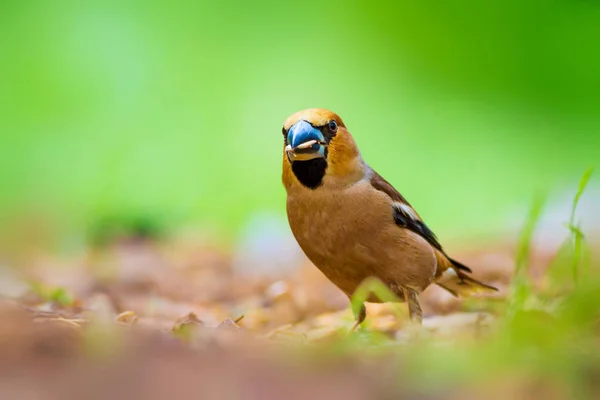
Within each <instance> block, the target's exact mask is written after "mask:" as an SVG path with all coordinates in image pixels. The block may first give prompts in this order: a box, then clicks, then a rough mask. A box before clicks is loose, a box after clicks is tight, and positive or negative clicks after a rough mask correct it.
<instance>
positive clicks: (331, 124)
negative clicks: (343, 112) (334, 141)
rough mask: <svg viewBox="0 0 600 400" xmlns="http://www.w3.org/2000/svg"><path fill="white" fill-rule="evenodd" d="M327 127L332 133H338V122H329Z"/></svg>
mask: <svg viewBox="0 0 600 400" xmlns="http://www.w3.org/2000/svg"><path fill="white" fill-rule="evenodd" d="M327 126H328V127H329V130H330V131H331V132H332V133H336V132H337V128H338V126H337V122H335V120H333V119H332V120H331V121H329V124H328V125H327Z"/></svg>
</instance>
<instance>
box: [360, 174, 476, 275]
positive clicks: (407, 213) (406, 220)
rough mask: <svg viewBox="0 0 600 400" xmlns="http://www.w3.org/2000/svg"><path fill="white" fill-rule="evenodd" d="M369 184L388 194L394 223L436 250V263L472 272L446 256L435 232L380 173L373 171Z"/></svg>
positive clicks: (443, 266)
mask: <svg viewBox="0 0 600 400" xmlns="http://www.w3.org/2000/svg"><path fill="white" fill-rule="evenodd" d="M371 185H372V186H373V187H374V188H375V189H377V190H379V191H381V192H384V193H385V194H387V195H388V196H390V198H391V199H392V202H393V205H392V207H393V210H394V214H393V215H394V221H395V222H396V225H398V226H400V227H402V228H406V229H409V230H411V231H413V232H415V233H417V234H418V235H420V236H422V237H423V238H424V239H425V240H427V242H428V243H429V244H430V245H431V246H432V247H433V248H434V249H435V250H436V258H437V259H438V264H439V266H440V267H442V268H443V269H444V270H445V269H446V268H448V267H450V266H454V267H456V268H458V269H462V270H463V271H467V272H472V271H471V269H470V268H469V267H467V266H466V265H464V264H461V263H459V262H458V261H456V260H453V259H452V258H450V257H448V255H447V254H446V252H445V251H444V249H443V248H442V245H441V244H440V242H439V241H438V239H437V237H436V236H435V233H433V231H432V230H431V229H429V227H428V226H427V225H426V224H425V222H423V220H422V219H421V217H420V216H419V214H418V213H417V212H416V211H415V210H414V208H412V206H411V205H410V204H409V203H408V201H407V200H406V199H405V198H404V196H402V195H401V194H400V193H399V192H398V191H397V190H396V189H395V188H394V187H393V186H392V185H391V184H390V183H389V182H388V181H386V180H385V179H384V178H383V177H382V176H381V175H379V174H378V173H377V172H375V171H373V177H372V178H371ZM440 270H441V269H440Z"/></svg>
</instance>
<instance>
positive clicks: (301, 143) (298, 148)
mask: <svg viewBox="0 0 600 400" xmlns="http://www.w3.org/2000/svg"><path fill="white" fill-rule="evenodd" d="M326 147H327V142H326V141H325V137H324V136H323V134H322V133H321V131H320V130H318V129H317V128H314V127H313V126H312V125H311V124H309V123H308V122H306V121H304V120H301V121H298V122H296V123H295V124H294V125H292V127H291V128H290V129H289V131H288V137H287V146H286V148H285V151H286V153H287V156H288V158H289V160H290V162H291V161H307V160H312V159H315V158H325V148H326Z"/></svg>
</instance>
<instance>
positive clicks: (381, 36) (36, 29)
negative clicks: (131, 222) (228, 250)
mask: <svg viewBox="0 0 600 400" xmlns="http://www.w3.org/2000/svg"><path fill="white" fill-rule="evenodd" d="M598 43H600V3H598V2H595V1H570V0H569V1H567V0H559V1H542V2H539V1H523V0H519V1H518V0H508V1H487V2H481V1H475V0H471V1H460V2H446V3H443V2H432V1H375V2H341V1H340V2H327V1H313V0H307V1H302V2H278V1H271V2H265V1H258V2H234V1H221V2H209V1H174V2H167V1H162V2H161V1H144V2H142V1H131V2H127V1H126V2H123V1H103V2H99V1H98V2H80V1H74V0H72V1H52V2H36V1H16V0H5V1H3V2H1V3H0V54H1V57H2V60H3V62H2V63H0V137H1V139H0V206H1V207H2V210H3V211H4V212H5V213H8V214H10V213H11V212H12V210H13V209H14V208H15V207H16V206H17V205H19V207H29V206H31V207H36V206H37V205H38V204H40V203H43V204H44V205H46V206H48V207H49V208H51V209H52V210H54V211H55V212H57V213H58V215H59V216H60V221H61V223H62V224H63V225H65V226H69V227H72V228H75V229H79V228H82V227H85V226H88V225H89V224H90V223H92V222H95V221H97V220H102V219H104V218H112V217H111V216H113V215H133V216H134V217H131V218H137V217H135V216H137V215H160V216H161V218H163V217H164V218H166V219H167V220H170V221H192V220H196V221H201V222H203V223H204V224H205V225H206V226H212V227H214V228H217V229H224V230H228V231H231V230H232V229H235V228H236V227H237V226H239V224H240V223H242V222H243V221H244V220H245V219H246V218H247V217H248V216H249V214H251V213H252V212H255V211H258V210H273V211H275V212H279V213H282V214H283V210H284V192H283V189H282V188H281V185H280V183H279V181H280V162H281V158H282V156H281V150H282V149H281V137H280V126H281V124H282V122H283V120H284V119H285V118H286V116H287V115H289V114H290V113H292V112H294V111H297V110H298V109H302V108H308V107H327V108H330V109H333V110H334V111H336V112H338V113H340V114H341V115H342V117H343V118H344V120H345V122H346V123H347V125H348V126H349V128H350V130H351V132H353V134H354V135H355V137H356V139H357V140H358V143H359V145H360V147H361V150H362V152H363V155H364V157H365V158H366V159H367V161H368V162H370V163H371V164H372V166H374V167H375V168H376V169H377V170H378V171H379V172H380V173H382V174H383V175H384V176H385V177H386V178H387V179H388V180H390V181H391V182H392V183H394V184H395V185H396V186H397V187H398V188H399V189H400V190H402V191H403V193H404V194H405V195H406V196H407V197H408V198H409V199H410V200H411V202H412V203H414V204H416V205H417V206H418V208H419V210H420V212H421V213H422V214H423V215H424V216H425V217H426V218H427V220H428V221H429V223H430V224H431V225H432V226H433V227H435V228H436V231H438V233H440V232H441V233H442V234H443V232H450V231H451V232H454V233H456V234H462V233H466V232H469V231H470V230H472V229H476V230H477V231H489V230H493V227H495V226H498V225H500V224H501V223H503V221H505V220H506V217H507V215H509V214H510V212H511V210H512V209H513V206H514V205H515V204H516V205H519V204H523V203H525V202H526V201H527V200H528V199H529V198H530V196H531V192H532V189H548V188H549V187H555V185H558V186H559V187H560V185H561V184H564V183H567V182H572V181H573V180H574V178H575V176H576V174H577V173H579V171H581V170H582V169H584V168H586V167H588V166H589V165H595V164H597V162H598V160H599V159H600V135H599V133H598V132H599V131H598V129H599V127H600V74H598V71H599V70H600V52H598ZM440 202H443V204H444V205H443V207H440ZM449 210H451V212H449ZM128 218H129V217H128ZM69 229H70V228H69Z"/></svg>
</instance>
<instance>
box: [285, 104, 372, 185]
mask: <svg viewBox="0 0 600 400" xmlns="http://www.w3.org/2000/svg"><path fill="white" fill-rule="evenodd" d="M282 132H283V137H284V160H283V163H284V165H283V169H284V176H283V179H284V184H285V185H286V186H288V185H291V184H293V183H294V182H293V177H292V176H291V174H289V172H291V173H292V174H293V175H294V177H295V178H296V180H297V182H298V183H300V184H302V185H303V186H306V187H308V188H310V189H316V188H317V187H319V186H321V185H322V184H323V183H324V179H325V178H326V177H331V179H332V180H336V179H337V180H340V179H353V178H358V177H359V175H360V174H361V173H362V172H363V164H364V163H363V162H362V159H361V157H360V153H359V151H358V147H357V146H356V143H355V142H354V139H353V138H352V135H350V132H348V130H347V129H346V125H344V122H343V121H342V119H341V118H340V117H339V115H337V114H335V113H333V112H331V111H329V110H325V109H322V108H310V109H308V110H303V111H299V112H297V113H295V114H292V115H291V116H289V117H288V119H287V120H286V121H285V123H284V124H283V129H282ZM286 172H287V174H286Z"/></svg>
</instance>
